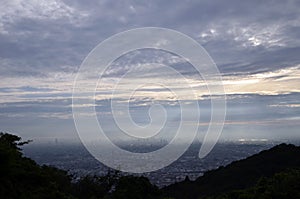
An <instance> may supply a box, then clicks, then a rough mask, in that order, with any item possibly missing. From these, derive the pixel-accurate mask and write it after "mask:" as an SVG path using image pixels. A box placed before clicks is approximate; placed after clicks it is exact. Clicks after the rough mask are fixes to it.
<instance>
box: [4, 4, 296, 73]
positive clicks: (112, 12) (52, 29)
mask: <svg viewBox="0 0 300 199" xmlns="http://www.w3.org/2000/svg"><path fill="white" fill-rule="evenodd" d="M57 2H59V3H61V4H62V5H64V7H63V9H61V11H59V12H58V11H57V13H58V14H56V15H55V16H53V17H52V18H51V17H42V16H40V15H41V14H40V15H39V13H29V14H28V13H27V12H24V13H25V14H23V15H21V16H19V17H11V20H10V21H9V23H8V22H7V23H5V21H3V27H4V30H3V31H2V32H3V34H1V36H0V45H1V50H0V57H1V59H2V60H6V61H7V62H9V63H10V66H6V65H5V64H3V63H1V75H5V74H7V75H13V74H14V73H15V74H16V75H21V74H23V75H28V74H29V75H41V74H42V73H47V72H48V71H57V70H62V67H63V66H66V65H69V66H73V71H76V70H77V69H78V66H79V65H80V63H81V62H82V61H83V59H84V57H85V56H86V55H87V53H88V52H89V51H90V50H91V49H92V48H93V47H94V46H95V45H97V44H98V43H99V42H100V41H102V40H103V39H105V38H107V37H109V36H110V35H112V34H115V33H118V32H120V31H123V30H126V29H130V28H134V27H143V26H161V27H167V28H174V29H176V30H179V31H182V32H184V33H186V34H188V35H190V36H192V37H193V38H195V39H196V40H198V41H199V42H200V43H201V44H203V45H204V46H205V47H206V49H207V50H208V52H209V53H210V54H211V56H212V57H213V58H214V60H215V61H216V62H217V64H218V65H219V67H220V70H221V71H222V72H234V71H241V72H242V71H247V72H251V71H256V70H257V68H260V67H265V69H267V70H274V69H276V68H279V67H286V66H290V65H292V64H295V63H299V58H298V57H297V56H296V55H297V54H299V53H300V52H299V46H300V41H299V40H300V39H299V36H298V35H299V34H297V33H298V32H299V31H300V30H299V27H300V25H299V22H298V21H299V20H300V18H299V17H300V16H299V12H298V7H299V2H298V1H287V2H283V1H276V2H274V1H264V2H261V1H247V2H241V1H236V0H230V1H221V2H220V1H176V2H172V3H171V2H168V1H151V2H138V1H118V2H111V1H84V2H83V1H57ZM28 3H29V4H30V3H31V2H28ZM46 6H48V7H49V10H50V11H51V10H52V7H53V6H52V7H51V5H50V4H49V5H46ZM9 9H12V10H13V9H14V7H10V8H9ZM19 9H26V7H24V8H22V7H21V8H19ZM46 10H47V9H46ZM50 11H49V12H50ZM5 13H6V12H4V13H3V14H2V19H3V18H4V17H6V18H9V16H5ZM21 13H22V12H21ZM7 15H11V12H8V13H7ZM3 16H4V17H3ZM49 16H51V15H49ZM210 30H213V31H215V32H213V33H211V32H210ZM5 31H6V32H8V34H5ZM208 33H209V34H208ZM205 34H206V35H205ZM201 35H202V36H201ZM252 37H254V38H252ZM255 37H257V38H255ZM251 38H252V40H251ZM249 39H250V40H249ZM255 39H257V41H255ZM271 40H276V42H275V43H272V42H271ZM255 42H256V43H255ZM279 55H280V56H279ZM272 60H273V61H272ZM3 62H5V61H3ZM273 64H274V65H273ZM3 68H4V69H3ZM18 69H19V71H18ZM26 71H28V72H26Z"/></svg>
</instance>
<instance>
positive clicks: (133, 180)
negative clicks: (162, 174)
mask: <svg viewBox="0 0 300 199" xmlns="http://www.w3.org/2000/svg"><path fill="white" fill-rule="evenodd" d="M28 143H29V141H26V142H22V141H21V138H20V137H18V136H15V135H11V134H7V133H0V198H4V199H10V198H24V199H25V198H26V199H28V198H70V199H72V198H74V199H81V198H82V199H83V198H84V199H94V198H105V199H119V198H120V199H123V198H125V199H126V198H128V199H140V198H141V199H142V198H143V199H147V198H149V199H151V198H158V199H162V198H180V199H184V198H207V199H208V198H211V199H212V198H215V199H229V198H238V199H239V198H240V199H250V198H258V199H259V198H261V199H264V198H272V199H273V198H280V199H284V198H289V199H290V198H300V147H296V146H294V145H287V144H281V145H278V146H275V147H273V148H272V149H269V150H266V151H262V152H260V153H259V154H256V155H254V156H251V157H248V158H246V159H244V160H240V161H236V162H233V163H231V164H229V165H227V166H226V167H220V168H218V169H216V170H212V171H208V172H206V173H205V174H204V175H203V176H202V177H199V178H198V179H197V180H195V181H190V180H189V179H188V178H186V179H185V180H184V181H183V182H179V183H175V184H173V185H170V186H167V187H164V188H162V189H158V187H156V186H155V185H152V184H151V183H150V182H149V180H148V179H147V178H145V177H137V176H121V175H120V174H119V173H118V172H115V171H111V172H108V173H107V175H105V176H85V177H82V178H81V179H80V180H78V181H76V182H75V181H74V180H73V177H72V176H71V175H69V174H68V173H67V172H66V171H63V170H60V169H57V168H54V167H49V166H40V165H38V164H37V163H35V162H34V161H33V160H31V159H30V158H26V157H24V156H23V154H22V151H21V149H20V146H22V145H24V144H28Z"/></svg>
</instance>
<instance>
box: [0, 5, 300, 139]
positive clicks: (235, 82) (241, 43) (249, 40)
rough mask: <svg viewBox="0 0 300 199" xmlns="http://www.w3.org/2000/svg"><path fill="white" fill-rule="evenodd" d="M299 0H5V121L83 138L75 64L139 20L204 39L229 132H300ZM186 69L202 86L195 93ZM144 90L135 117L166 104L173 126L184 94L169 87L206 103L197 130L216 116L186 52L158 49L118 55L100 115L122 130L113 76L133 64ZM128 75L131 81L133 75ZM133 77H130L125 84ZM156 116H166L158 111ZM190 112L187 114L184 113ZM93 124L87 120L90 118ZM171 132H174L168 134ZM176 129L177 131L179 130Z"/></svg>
mask: <svg viewBox="0 0 300 199" xmlns="http://www.w3.org/2000/svg"><path fill="white" fill-rule="evenodd" d="M299 8H300V1H296V0H295V1H292V0H291V1H279V0H278V1H274V0H272V1H271V0H266V1H256V0H254V1H237V0H228V1H216V0H210V1H192V0H180V1H179V0H174V1H118V0H117V1H108V0H107V1H106V0H101V1H95V0H86V1H79V0H72V1H71V0H28V1H22V0H4V1H2V3H1V5H0V78H1V83H0V130H1V131H6V132H13V133H16V134H18V135H21V136H22V137H24V138H33V139H53V140H54V139H55V138H59V139H67V138H75V139H78V135H77V133H76V129H75V124H74V121H73V115H72V91H73V84H74V80H75V77H76V74H77V72H78V70H79V68H80V66H81V64H82V62H83V60H84V59H85V57H86V56H87V55H88V54H89V52H90V51H91V50H92V49H94V48H95V47H96V46H97V45H98V44H99V43H100V42H102V41H103V40H105V39H107V38H109V37H110V36H112V35H114V34H117V33H120V32H122V31H126V30H129V29H133V28H142V27H162V28H169V29H174V30H176V31H180V32H182V33H184V34H186V35H188V36H189V37H191V38H193V39H194V40H196V41H197V42H198V43H199V44H200V45H202V46H203V47H204V48H205V50H206V51H207V52H208V53H209V55H210V56H211V58H212V59H213V60H214V62H215V63H216V65H217V66H218V69H219V71H220V73H221V75H222V78H223V86H224V90H225V93H226V102H227V112H226V120H225V123H224V129H223V132H222V135H221V138H220V139H221V140H239V139H268V140H281V139H283V140H296V139H299V138H300V132H299V127H300V56H299V55H300V12H299ZM164 66H169V67H171V68H173V69H176V70H177V71H180V73H182V74H184V76H185V78H186V79H187V80H188V82H189V85H191V86H192V87H193V88H194V90H196V99H195V98H193V97H190V94H189V90H186V87H184V86H183V85H184V83H183V81H184V80H183V79H180V78H177V77H175V76H173V75H172V74H170V73H169V72H170V71H168V70H165V69H164ZM129 70H130V71H131V72H133V73H132V75H131V77H129V80H130V82H131V84H134V83H135V84H142V83H146V82H152V83H154V84H152V85H145V86H143V87H141V88H139V89H138V90H137V92H136V93H135V94H134V96H133V98H132V100H130V103H131V107H132V108H131V110H130V112H131V114H132V119H133V121H134V122H136V123H137V124H140V125H146V124H147V123H149V121H150V117H149V114H148V109H149V106H150V105H151V104H153V103H157V102H159V103H161V104H163V106H164V107H165V109H166V113H167V114H168V119H167V120H166V123H167V127H168V128H166V129H162V135H168V134H172V132H173V129H175V128H176V127H177V125H178V122H179V120H180V107H179V106H178V100H176V99H175V98H174V95H173V94H172V93H171V92H170V91H169V90H168V89H166V88H164V87H162V86H159V85H157V84H164V85H168V87H169V89H171V90H176V91H178V92H180V93H183V94H185V96H186V97H185V98H184V99H182V101H184V102H185V103H187V104H188V103H189V102H190V101H192V100H196V101H197V102H198V103H199V107H200V112H201V120H200V122H197V123H191V124H190V125H196V126H197V127H198V128H199V140H201V139H202V138H203V135H204V133H203V132H204V131H205V129H207V126H208V124H209V121H210V120H209V119H210V110H211V107H210V105H211V104H210V100H211V98H212V97H217V95H215V96H211V95H210V94H209V92H208V91H207V88H206V87H205V81H203V80H202V79H201V78H200V77H199V76H198V75H197V74H196V72H195V70H194V69H193V67H192V66H191V65H190V64H189V63H188V62H187V61H186V60H185V59H183V58H181V57H179V56H178V55H174V54H172V53H170V52H164V51H159V50H151V49H145V50H139V51H133V52H130V53H128V54H126V55H124V56H122V57H120V58H118V59H117V60H115V61H114V62H113V63H112V64H111V66H110V67H109V68H108V70H107V71H106V73H105V76H104V78H103V79H102V80H103V82H102V84H100V85H99V87H98V88H97V95H96V104H94V105H93V104H91V105H89V104H86V106H95V108H96V111H97V116H98V120H99V121H100V123H101V125H103V128H104V129H105V130H106V132H107V133H108V136H112V137H115V139H116V138H118V137H119V136H120V135H119V134H120V132H118V128H117V126H116V125H115V124H114V122H113V119H112V112H111V109H110V103H111V101H112V100H116V101H117V102H118V103H124V102H125V101H126V99H127V98H128V95H129V94H128V93H126V92H125V90H124V88H123V90H121V92H119V93H118V95H116V96H114V97H113V99H112V98H111V93H112V91H113V86H114V85H115V83H116V82H117V81H118V80H119V79H120V78H121V77H122V75H123V74H124V73H126V72H127V71H129ZM127 83H128V82H127ZM125 85H126V84H125ZM158 119H160V118H159V117H158ZM183 122H189V121H183ZM86 130H87V131H88V130H89V127H88V126H87V127H86ZM167 137H168V136H167ZM171 137H172V136H171Z"/></svg>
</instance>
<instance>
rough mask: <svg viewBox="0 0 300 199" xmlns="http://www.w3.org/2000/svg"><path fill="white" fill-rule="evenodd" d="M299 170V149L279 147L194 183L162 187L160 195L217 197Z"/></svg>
mask: <svg viewBox="0 0 300 199" xmlns="http://www.w3.org/2000/svg"><path fill="white" fill-rule="evenodd" d="M299 168H300V147H296V146H294V145H287V144H280V145H278V146H275V147H273V148H271V149H269V150H266V151H262V152H260V153H258V154H256V155H253V156H251V157H248V158H246V159H244V160H240V161H236V162H233V163H231V164H229V165H228V166H226V167H220V168H218V169H216V170H212V171H208V172H206V173H205V174H204V175H203V176H202V177H199V178H198V179H197V180H196V181H192V182H191V181H188V180H186V181H184V182H179V183H176V184H173V185H170V186H168V187H165V188H164V189H163V192H164V194H165V195H168V196H171V197H173V198H199V197H205V196H216V195H220V194H223V193H226V192H230V191H232V190H240V189H246V188H249V187H251V186H254V185H256V184H257V183H258V181H259V180H260V179H262V178H268V177H269V178H270V177H272V176H273V175H274V174H276V173H279V172H283V171H287V169H296V170H297V169H299ZM298 177H299V176H298ZM299 180H300V179H299ZM299 183H300V182H298V185H299Z"/></svg>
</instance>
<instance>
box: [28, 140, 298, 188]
mask: <svg viewBox="0 0 300 199" xmlns="http://www.w3.org/2000/svg"><path fill="white" fill-rule="evenodd" d="M281 142H284V141H269V140H265V139H262V140H256V139H255V140H247V139H239V140H238V141H236V142H221V143H218V144H217V145H216V146H215V147H214V149H213V150H212V152H211V153H210V154H209V155H208V156H206V157H205V158H203V159H199V158H198V152H199V148H200V146H201V143H193V144H192V145H191V146H190V148H189V149H188V150H187V151H186V152H185V153H184V155H182V156H181V157H180V158H179V159H178V160H177V161H175V162H173V163H172V164H171V165H169V166H167V167H165V168H163V169H161V170H158V171H155V172H151V173H144V174H142V175H143V176H146V177H147V178H149V179H150V181H151V182H152V183H153V184H155V185H157V186H159V187H163V186H166V185H169V184H172V183H174V182H179V181H182V180H184V179H185V178H186V176H188V177H189V179H190V180H195V179H196V178H197V177H199V176H201V175H203V173H204V172H205V171H208V170H212V169H215V168H218V167H220V166H225V165H227V164H229V163H231V162H232V161H236V160H240V159H243V158H246V157H248V156H251V155H253V154H255V153H258V152H260V151H262V150H265V149H269V148H271V147H272V146H274V145H276V144H279V143H281ZM162 144H164V141H161V142H160V143H158V144H157V145H153V144H151V145H147V146H145V147H142V146H141V145H135V144H128V145H126V144H124V145H123V146H121V147H122V148H125V149H127V150H130V151H135V152H141V151H151V150H152V151H153V150H156V149H157V148H159V147H161V145H162ZM293 144H296V145H299V144H300V142H296V141H294V143H293ZM23 150H24V153H25V155H26V156H28V157H30V158H32V159H34V160H35V161H37V162H38V163H39V164H45V165H51V166H55V167H58V168H60V169H64V170H67V171H68V172H69V173H70V174H72V175H73V176H74V177H75V180H76V179H80V178H81V177H82V176H85V175H105V174H106V173H107V172H108V170H109V168H108V167H106V166H105V165H103V164H102V163H100V162H98V161H97V160H96V159H95V158H94V157H93V156H92V155H90V154H89V152H88V151H87V150H86V149H85V148H84V146H83V145H82V144H80V143H65V142H61V141H60V140H59V139H57V138H54V139H53V141H51V142H48V143H46V144H45V143H42V144H39V143H31V144H29V145H28V146H26V147H24V149H23ZM123 174H124V175H127V173H123Z"/></svg>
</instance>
